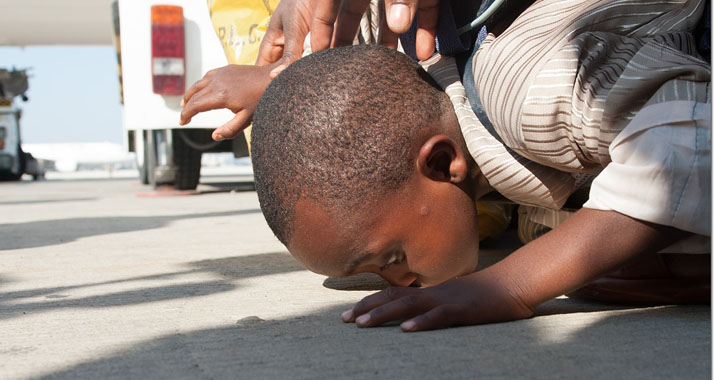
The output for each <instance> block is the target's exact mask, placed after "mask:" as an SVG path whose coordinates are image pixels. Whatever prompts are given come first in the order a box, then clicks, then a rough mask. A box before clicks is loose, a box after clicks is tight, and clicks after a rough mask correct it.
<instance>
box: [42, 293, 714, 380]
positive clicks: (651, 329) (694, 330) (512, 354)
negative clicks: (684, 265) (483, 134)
mask: <svg viewBox="0 0 714 380" xmlns="http://www.w3.org/2000/svg"><path fill="white" fill-rule="evenodd" d="M347 306H348V305H337V306H333V307H330V308H327V309H322V310H318V311H316V312H314V313H312V314H309V315H304V316H296V317H293V318H288V319H282V320H268V321H264V320H262V319H260V318H259V317H250V318H245V319H243V320H241V321H237V323H236V324H235V325H233V326H226V327H222V328H214V329H205V330H199V331H194V332H190V333H179V334H170V335H166V336H163V337H160V338H157V339H153V340H147V341H144V342H141V343H138V344H136V345H134V346H133V347H131V348H129V349H125V350H119V351H115V352H113V353H109V354H105V355H103V356H102V357H101V358H98V359H96V360H92V361H88V362H85V363H81V364H78V365H75V366H73V367H70V368H67V369H65V370H62V371H58V372H54V373H51V374H47V375H46V376H45V377H43V378H47V379H97V378H101V379H113V378H122V379H123V378H142V379H159V378H170V379H204V378H205V379H243V378H245V379H314V378H321V379H342V378H358V377H359V378H369V377H373V378H399V379H408V378H417V379H418V378H422V379H444V378H489V379H553V378H578V379H596V378H597V379H608V378H619V379H629V378H637V379H705V378H708V377H709V375H710V372H711V360H710V359H711V348H710V339H711V332H710V322H709V321H710V312H709V307H706V306H701V307H700V306H687V307H665V308H654V309H645V310H628V311H621V312H616V313H610V314H606V313H597V314H596V315H593V318H592V321H591V322H589V323H579V324H578V323H575V324H573V325H571V326H567V324H568V322H567V321H566V322H565V323H562V324H560V325H558V324H553V323H551V322H549V321H550V319H548V318H545V317H540V318H534V319H530V320H525V321H518V322H511V323H500V324H491V325H482V326H470V327H461V328H454V329H447V330H439V331H432V332H425V333H411V334H405V333H401V332H400V331H399V329H398V328H396V327H385V328H375V329H359V328H357V327H355V326H354V325H351V324H343V323H342V322H340V321H339V315H340V312H341V311H342V310H344V309H345V308H346V307H347ZM570 323H572V322H570ZM564 331H565V333H564ZM704 332H707V333H704Z"/></svg>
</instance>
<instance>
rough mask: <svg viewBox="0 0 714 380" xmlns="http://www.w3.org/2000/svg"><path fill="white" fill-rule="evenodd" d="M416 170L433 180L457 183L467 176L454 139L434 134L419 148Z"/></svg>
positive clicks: (466, 166) (459, 150)
mask: <svg viewBox="0 0 714 380" xmlns="http://www.w3.org/2000/svg"><path fill="white" fill-rule="evenodd" d="M417 171H419V173H421V174H422V175H424V176H425V177H427V178H429V179H431V180H434V181H442V182H452V183H459V182H461V181H463V180H465V179H466V178H467V175H468V165H467V164H466V158H465V157H464V153H463V152H462V151H461V149H460V148H459V146H458V145H456V142H454V140H452V139H450V138H449V137H448V136H445V135H435V136H432V137H431V138H429V139H428V140H427V141H426V142H425V143H424V144H422V146H421V148H420V149H419V153H418V154H417Z"/></svg>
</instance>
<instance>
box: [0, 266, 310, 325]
mask: <svg viewBox="0 0 714 380" xmlns="http://www.w3.org/2000/svg"><path fill="white" fill-rule="evenodd" d="M186 266H188V269H187V270H184V271H178V272H172V273H165V274H157V275H150V276H139V277H131V278H125V279H120V280H113V281H104V282H95V283H87V284H80V285H74V286H62V287H52V288H40V289H32V290H21V291H11V292H0V320H2V319H8V318H13V317H19V316H22V315H23V314H27V313H37V312H45V311H52V310H56V309H64V308H94V307H112V306H124V305H136V304H142V303H150V302H158V301H165V300H172V299H179V298H190V297H200V296H205V295H210V294H215V293H220V292H226V291H230V290H233V289H236V288H237V287H238V286H239V285H236V284H235V281H237V280H242V279H245V278H250V277H260V276H267V275H271V274H277V273H288V272H295V271H301V270H305V269H304V268H303V267H302V266H300V264H298V263H297V262H296V261H295V259H293V258H292V257H291V256H290V255H289V254H287V253H283V252H275V253H264V254H256V255H250V256H236V257H226V258H221V259H213V260H202V261H195V262H191V263H188V264H186ZM203 273H207V274H213V275H214V276H213V277H214V278H215V277H218V279H211V280H208V281H196V280H195V277H196V275H200V274H203ZM187 275H188V276H191V277H189V280H187V282H184V283H180V284H170V285H165V284H162V285H160V286H154V287H146V286H145V283H146V281H176V280H180V277H181V276H187ZM0 283H2V278H0ZM132 283H141V284H143V286H141V287H136V288H135V289H130V290H127V288H131V284H132ZM112 285H115V287H114V289H116V288H117V287H120V288H121V290H120V291H115V292H110V293H106V292H107V289H106V288H105V289H101V290H98V293H101V294H97V295H91V296H86V297H79V298H76V297H73V296H72V293H73V292H75V291H77V290H84V289H87V288H92V287H101V286H110V287H111V286H112ZM110 289H111V288H110ZM38 297H43V298H42V300H40V301H34V302H28V299H31V298H38Z"/></svg>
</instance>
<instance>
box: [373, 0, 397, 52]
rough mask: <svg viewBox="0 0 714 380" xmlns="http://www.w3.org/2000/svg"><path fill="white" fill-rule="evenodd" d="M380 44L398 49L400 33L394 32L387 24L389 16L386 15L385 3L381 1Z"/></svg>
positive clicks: (378, 39)
mask: <svg viewBox="0 0 714 380" xmlns="http://www.w3.org/2000/svg"><path fill="white" fill-rule="evenodd" d="M377 41H379V44H380V45H382V46H386V47H388V48H390V49H397V47H398V46H399V35H398V34H397V33H394V32H392V31H391V29H389V27H388V26H387V18H386V17H385V15H384V3H383V2H380V3H379V36H378V38H377Z"/></svg>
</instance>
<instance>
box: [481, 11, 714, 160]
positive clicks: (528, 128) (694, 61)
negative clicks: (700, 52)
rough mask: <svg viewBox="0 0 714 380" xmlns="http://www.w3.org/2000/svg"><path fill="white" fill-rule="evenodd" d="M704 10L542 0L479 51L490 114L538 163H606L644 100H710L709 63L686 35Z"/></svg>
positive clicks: (483, 95)
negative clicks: (615, 140) (617, 137)
mask: <svg viewBox="0 0 714 380" xmlns="http://www.w3.org/2000/svg"><path fill="white" fill-rule="evenodd" d="M703 9H704V1H702V0H699V1H685V0H667V1H636V0H543V1H537V2H536V3H535V4H534V5H533V6H531V7H530V8H528V9H527V10H526V11H525V12H524V13H523V14H522V15H521V16H520V17H518V19H516V20H515V21H514V23H513V24H512V25H511V26H510V27H509V28H508V29H507V30H506V31H505V32H504V33H503V34H502V35H500V36H499V37H498V38H496V37H495V36H493V35H489V36H488V37H487V38H486V40H485V41H484V43H483V45H482V47H481V48H480V49H479V51H478V52H477V53H476V55H475V58H474V60H473V62H474V64H473V70H474V77H475V78H476V83H475V84H476V88H477V90H478V91H479V93H480V94H481V98H482V101H483V104H484V107H485V109H486V113H487V114H488V115H489V119H490V120H491V122H492V123H493V124H494V127H495V128H496V130H497V131H498V134H499V135H500V137H501V138H502V139H503V141H504V143H505V144H506V145H507V146H509V147H511V148H512V149H514V150H515V151H516V152H518V153H519V154H521V155H523V156H525V157H527V158H529V159H531V160H533V161H536V162H539V163H541V164H544V165H547V166H551V167H554V168H558V169H559V170H563V171H569V172H582V171H587V170H590V169H596V170H597V169H600V168H602V167H604V166H606V165H607V164H608V163H609V162H610V157H609V153H608V147H609V145H610V142H612V140H613V139H614V138H615V136H616V135H617V134H618V133H619V132H620V131H621V130H622V129H623V128H624V127H625V126H626V125H627V124H628V123H629V122H630V120H632V118H633V117H634V115H635V114H636V113H637V112H638V111H639V110H640V109H641V108H642V107H643V106H644V105H646V104H652V103H655V102H664V101H671V100H696V101H699V102H705V103H706V102H709V101H710V100H709V93H710V88H709V87H710V67H709V65H708V64H707V63H706V62H704V61H703V60H701V59H699V58H698V57H697V52H696V48H695V41H694V38H693V36H692V35H691V34H690V33H687V31H690V30H692V29H693V27H694V26H695V24H696V22H697V20H698V19H699V18H700V16H701V14H702V12H703Z"/></svg>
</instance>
